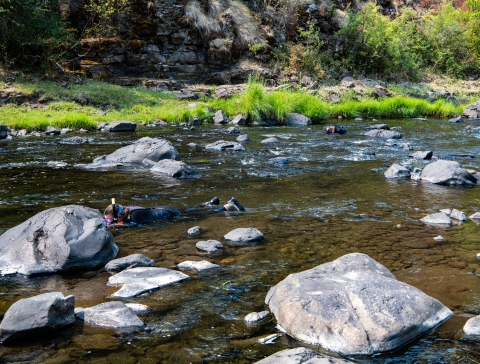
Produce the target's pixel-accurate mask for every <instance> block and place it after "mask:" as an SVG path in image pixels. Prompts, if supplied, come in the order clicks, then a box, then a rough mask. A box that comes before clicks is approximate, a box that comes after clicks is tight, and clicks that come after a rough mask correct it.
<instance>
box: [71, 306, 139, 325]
mask: <svg viewBox="0 0 480 364" xmlns="http://www.w3.org/2000/svg"><path fill="white" fill-rule="evenodd" d="M77 318H78V319H79V320H81V321H83V322H84V323H85V325H91V326H100V327H108V328H112V329H117V330H125V329H141V328H143V327H144V324H143V322H142V321H141V320H140V319H139V318H138V316H137V315H136V314H135V312H134V311H133V310H132V309H131V308H130V307H128V306H126V305H125V303H123V302H120V301H112V302H105V303H101V304H99V305H96V306H93V307H89V308H85V309H83V311H80V312H77Z"/></svg>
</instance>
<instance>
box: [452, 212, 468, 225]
mask: <svg viewBox="0 0 480 364" xmlns="http://www.w3.org/2000/svg"><path fill="white" fill-rule="evenodd" d="M450 218H452V219H455V220H458V221H462V222H463V221H467V220H468V218H467V215H466V214H465V213H464V212H462V211H460V210H457V209H452V212H450Z"/></svg>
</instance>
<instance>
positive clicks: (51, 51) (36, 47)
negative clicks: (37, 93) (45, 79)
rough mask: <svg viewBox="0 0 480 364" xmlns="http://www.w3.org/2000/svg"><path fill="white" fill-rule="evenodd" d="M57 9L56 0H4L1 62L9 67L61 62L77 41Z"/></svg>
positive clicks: (0, 10)
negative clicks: (70, 46)
mask: <svg viewBox="0 0 480 364" xmlns="http://www.w3.org/2000/svg"><path fill="white" fill-rule="evenodd" d="M57 6H58V3H57V1H56V0H21V1H20V0H1V1H0V56H1V58H2V59H1V61H3V62H4V63H7V64H8V65H11V64H15V63H17V64H24V65H25V64H32V63H36V64H38V63H39V61H40V63H42V64H44V65H52V64H54V63H55V62H57V61H58V60H59V59H60V58H61V56H62V55H63V54H64V52H65V51H66V50H68V49H69V43H70V42H72V41H73V36H71V35H70V33H69V32H68V31H67V29H66V27H65V24H64V23H63V22H62V20H61V19H60V15H59V13H58V11H57Z"/></svg>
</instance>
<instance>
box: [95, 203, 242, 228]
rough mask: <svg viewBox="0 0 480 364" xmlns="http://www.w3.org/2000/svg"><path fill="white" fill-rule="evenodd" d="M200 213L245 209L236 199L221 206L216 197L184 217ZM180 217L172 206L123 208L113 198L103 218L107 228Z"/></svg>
mask: <svg viewBox="0 0 480 364" xmlns="http://www.w3.org/2000/svg"><path fill="white" fill-rule="evenodd" d="M207 207H210V208H211V209H210V210H207V211H205V208H207ZM199 211H203V213H204V214H210V213H219V212H225V211H229V212H234V211H245V208H244V207H243V206H242V205H241V204H240V203H239V202H238V200H237V199H236V198H235V197H232V198H231V199H230V200H228V202H227V203H226V204H225V205H223V206H220V200H219V198H218V197H216V196H215V197H214V198H212V199H211V200H210V201H207V202H205V203H202V204H200V205H197V206H194V207H190V208H188V209H186V210H185V211H184V213H183V215H195V214H196V213H198V212H199ZM179 215H182V213H181V212H180V211H179V210H177V209H175V208H173V207H170V206H157V207H149V208H147V207H141V206H123V205H119V204H116V203H115V199H114V198H112V203H111V204H110V205H108V206H107V208H106V209H105V211H104V212H103V217H104V219H105V222H106V223H107V226H111V225H123V226H126V225H130V226H135V225H138V224H148V223H151V222H155V221H160V220H169V219H172V218H174V217H176V216H179Z"/></svg>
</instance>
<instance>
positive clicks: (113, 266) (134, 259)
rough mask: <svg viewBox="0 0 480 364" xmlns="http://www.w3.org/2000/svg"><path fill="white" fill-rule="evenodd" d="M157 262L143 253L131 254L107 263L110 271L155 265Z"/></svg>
mask: <svg viewBox="0 0 480 364" xmlns="http://www.w3.org/2000/svg"><path fill="white" fill-rule="evenodd" d="M154 264H155V262H154V261H153V260H152V259H150V258H147V257H146V256H145V255H143V254H130V255H127V256H126V257H123V258H118V259H114V260H111V261H109V262H108V263H107V264H106V265H105V270H106V271H108V272H120V271H122V270H124V269H129V268H136V267H153V266H154Z"/></svg>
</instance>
